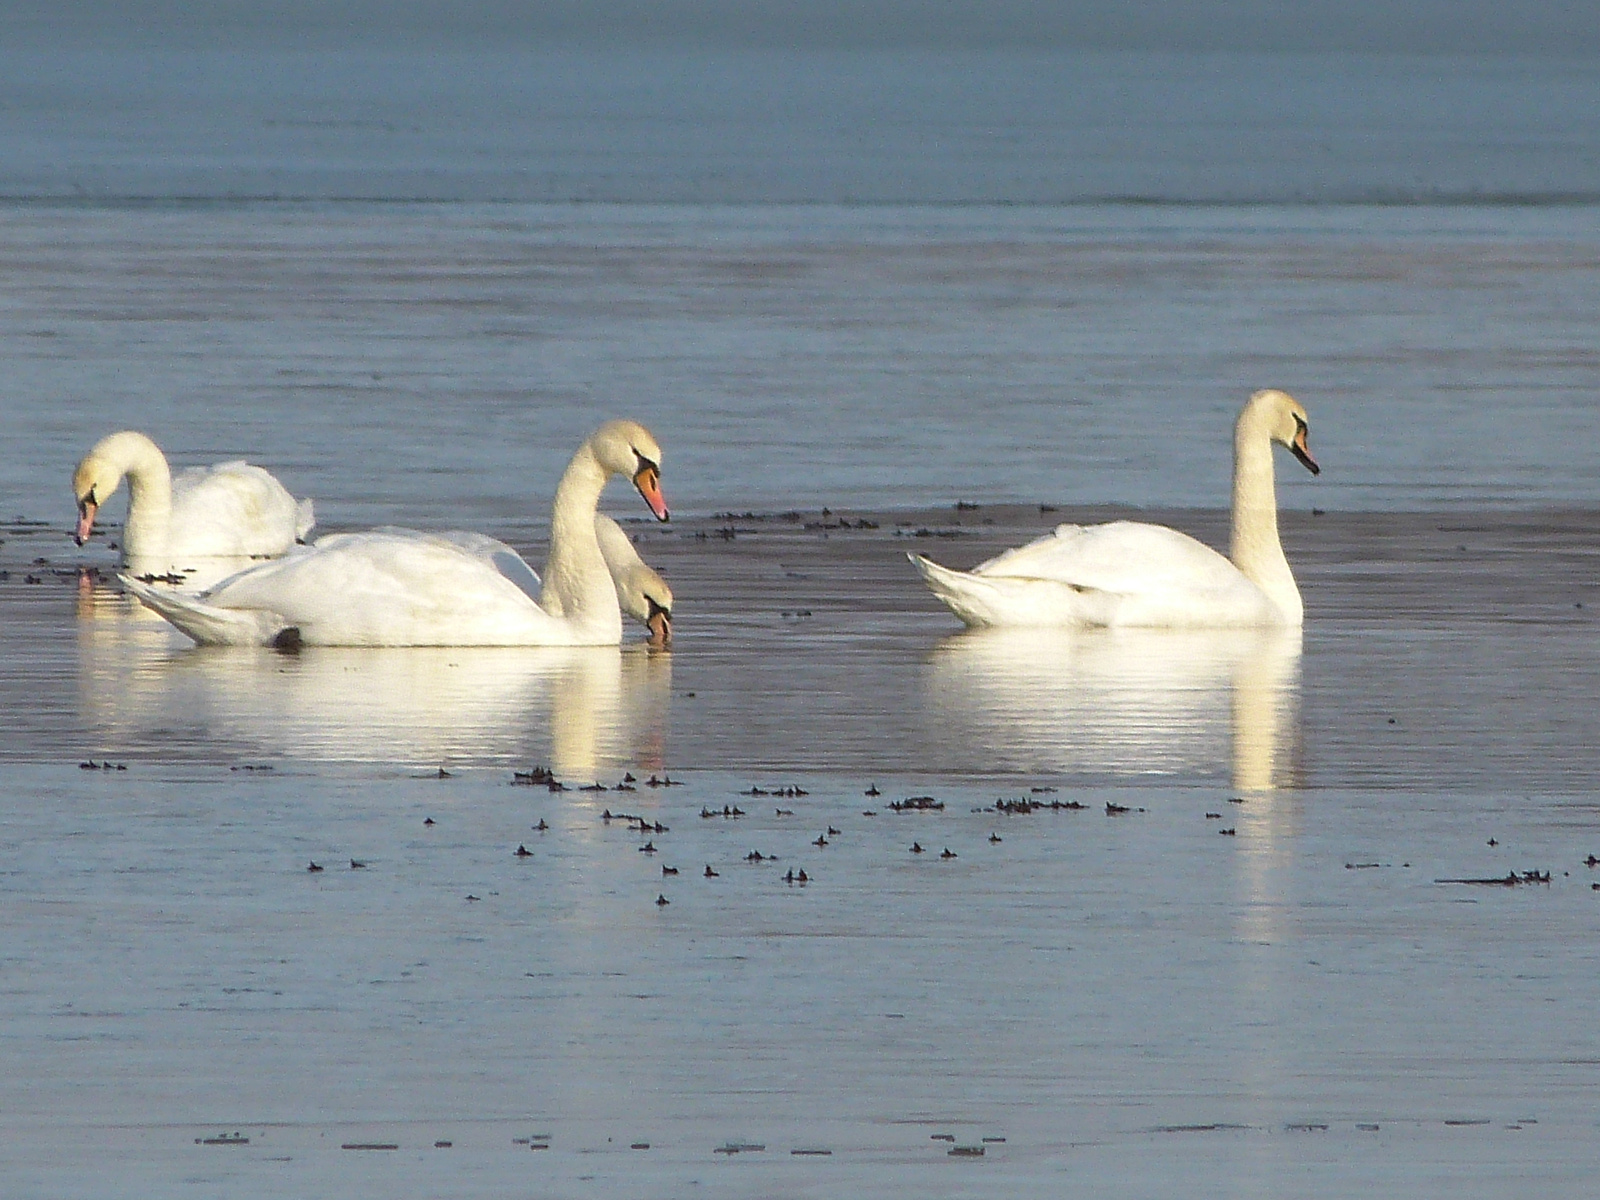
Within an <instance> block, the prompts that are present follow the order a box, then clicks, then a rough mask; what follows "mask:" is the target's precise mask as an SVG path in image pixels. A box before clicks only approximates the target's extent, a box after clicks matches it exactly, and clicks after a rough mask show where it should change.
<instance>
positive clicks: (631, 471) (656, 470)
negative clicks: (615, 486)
mask: <svg viewBox="0 0 1600 1200" xmlns="http://www.w3.org/2000/svg"><path fill="white" fill-rule="evenodd" d="M589 448H590V449H591V450H592V451H593V452H594V456H595V458H596V459H597V460H599V463H600V465H601V466H602V467H604V468H605V469H606V470H607V471H610V472H612V473H614V474H617V475H626V476H627V477H628V478H629V479H631V480H633V486H634V487H636V488H638V489H639V495H641V496H643V497H644V502H645V503H646V504H648V505H649V506H650V511H651V512H653V513H655V515H656V520H658V521H665V520H667V519H668V518H669V515H670V514H668V512H667V500H666V497H665V496H663V495H662V494H661V447H660V445H658V444H657V442H656V439H655V435H653V434H652V433H651V432H650V431H649V430H648V429H646V428H645V427H644V426H643V425H641V424H639V423H638V422H637V421H607V422H606V423H605V424H604V425H602V426H600V428H599V429H597V430H595V432H594V436H593V437H591V438H590V439H589Z"/></svg>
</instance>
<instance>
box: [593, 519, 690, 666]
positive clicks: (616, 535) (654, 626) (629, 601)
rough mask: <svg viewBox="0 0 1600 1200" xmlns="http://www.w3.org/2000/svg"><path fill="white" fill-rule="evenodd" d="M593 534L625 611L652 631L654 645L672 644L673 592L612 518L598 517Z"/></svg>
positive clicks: (618, 600)
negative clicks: (640, 555) (598, 543)
mask: <svg viewBox="0 0 1600 1200" xmlns="http://www.w3.org/2000/svg"><path fill="white" fill-rule="evenodd" d="M594 533H595V537H596V538H598V539H599V541H600V553H601V555H603V556H604V558H605V560H606V570H608V571H610V572H611V582H612V584H613V586H615V588H616V589H617V603H618V604H620V605H621V606H622V611H623V612H624V613H626V614H627V615H628V616H630V617H632V618H633V619H634V620H636V621H638V622H640V623H641V624H643V625H644V627H645V628H646V629H648V630H649V631H650V640H651V641H653V642H657V643H664V642H670V641H671V640H672V589H671V588H670V587H668V586H667V581H666V580H665V579H663V578H661V576H660V575H658V574H656V572H655V570H654V569H653V568H652V567H651V566H650V564H649V563H647V562H645V561H644V559H642V558H640V557H639V552H638V551H637V550H635V549H634V548H633V542H632V541H630V540H629V538H628V535H627V534H626V533H624V532H623V531H622V526H620V525H618V524H617V523H616V522H615V521H613V520H612V519H611V518H610V517H608V516H605V515H603V514H596V516H595V519H594Z"/></svg>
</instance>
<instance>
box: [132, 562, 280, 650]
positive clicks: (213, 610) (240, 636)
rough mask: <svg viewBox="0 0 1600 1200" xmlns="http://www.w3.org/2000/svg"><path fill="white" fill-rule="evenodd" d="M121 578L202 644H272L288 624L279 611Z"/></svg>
mask: <svg viewBox="0 0 1600 1200" xmlns="http://www.w3.org/2000/svg"><path fill="white" fill-rule="evenodd" d="M118 578H120V579H121V580H122V583H123V586H124V587H126V588H127V589H128V590H129V591H130V592H132V593H133V594H134V595H135V596H137V597H139V599H140V600H141V601H143V602H144V603H145V604H147V605H149V606H150V607H151V608H153V609H155V610H156V612H158V613H160V614H161V615H162V616H163V617H165V618H166V619H167V620H168V621H170V622H171V623H172V624H173V625H176V626H177V627H178V629H180V630H181V631H182V632H184V633H186V634H188V635H189V636H190V637H192V638H193V639H194V640H195V641H197V642H199V643H200V644H201V645H202V646H262V645H271V644H273V643H274V640H275V639H278V638H280V637H281V636H282V635H283V633H284V630H285V628H286V626H287V624H288V623H287V622H286V621H284V619H283V618H282V617H280V616H278V615H277V614H276V613H269V612H261V611H247V610H245V609H237V608H222V607H220V606H218V605H215V604H208V603H206V601H205V600H203V599H201V598H200V597H198V596H192V595H186V594H185V593H183V592H174V591H169V590H167V589H165V588H154V587H151V586H150V585H149V584H145V583H140V582H139V581H138V580H137V579H130V578H129V577H128V576H126V575H122V576H119V577H118Z"/></svg>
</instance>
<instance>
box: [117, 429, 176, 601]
mask: <svg viewBox="0 0 1600 1200" xmlns="http://www.w3.org/2000/svg"><path fill="white" fill-rule="evenodd" d="M106 457H107V459H108V461H109V462H110V463H111V465H112V466H113V467H114V468H116V469H117V470H118V471H119V472H120V473H121V474H122V475H123V476H124V477H125V478H126V479H127V481H128V521H127V524H126V525H125V526H124V527H123V530H122V552H123V555H124V557H126V558H129V559H133V558H140V559H156V558H160V557H161V556H163V555H165V554H166V552H167V535H168V532H169V531H170V529H171V527H172V471H171V470H170V469H169V468H168V466H167V459H166V455H164V454H162V453H161V451H160V449H159V448H158V447H157V446H156V444H155V443H154V442H152V441H151V440H150V439H149V438H146V437H141V436H131V437H123V438H118V439H117V440H116V442H115V444H114V445H112V446H110V447H107V454H106ZM161 569H162V570H165V569H166V567H165V566H162V567H161Z"/></svg>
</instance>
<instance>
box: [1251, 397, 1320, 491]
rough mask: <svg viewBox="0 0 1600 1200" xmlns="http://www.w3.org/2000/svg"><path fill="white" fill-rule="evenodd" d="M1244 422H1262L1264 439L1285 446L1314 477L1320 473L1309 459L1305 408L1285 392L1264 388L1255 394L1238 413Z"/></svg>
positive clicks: (1315, 461) (1308, 419)
mask: <svg viewBox="0 0 1600 1200" xmlns="http://www.w3.org/2000/svg"><path fill="white" fill-rule="evenodd" d="M1246 420H1250V421H1252V422H1254V421H1260V422H1261V423H1263V424H1264V425H1265V426H1266V430H1267V436H1268V437H1270V438H1271V439H1272V440H1273V441H1275V442H1277V443H1278V444H1279V445H1280V446H1286V447H1288V450H1289V453H1290V454H1293V455H1294V456H1295V457H1296V458H1298V459H1299V460H1300V465H1301V466H1303V467H1305V469H1306V470H1308V471H1310V472H1311V473H1312V474H1313V475H1320V474H1322V468H1321V467H1320V466H1318V465H1317V460H1316V459H1314V458H1312V457H1311V447H1310V445H1309V444H1308V442H1307V439H1308V438H1309V437H1310V436H1311V424H1310V418H1309V417H1308V416H1307V415H1306V409H1305V405H1303V404H1301V403H1300V401H1298V400H1296V399H1295V398H1294V397H1293V396H1291V395H1289V393H1288V392H1280V391H1279V390H1278V389H1277V388H1264V389H1262V390H1261V391H1259V392H1257V393H1256V394H1255V395H1253V396H1251V397H1250V402H1249V403H1248V404H1246V405H1245V406H1244V412H1243V413H1242V414H1240V417H1239V422H1240V424H1241V425H1242V424H1244V422H1245V421H1246Z"/></svg>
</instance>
